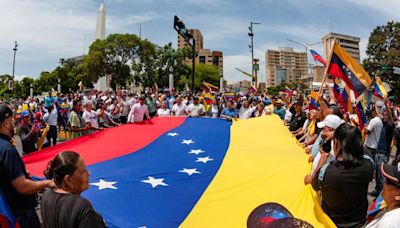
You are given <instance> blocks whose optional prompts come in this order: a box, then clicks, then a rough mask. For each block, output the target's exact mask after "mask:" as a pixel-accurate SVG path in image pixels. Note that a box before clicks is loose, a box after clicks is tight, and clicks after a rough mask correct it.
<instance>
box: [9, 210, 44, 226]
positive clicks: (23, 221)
mask: <svg viewBox="0 0 400 228" xmlns="http://www.w3.org/2000/svg"><path fill="white" fill-rule="evenodd" d="M14 214H15V217H16V219H17V221H18V223H19V225H20V226H21V228H40V222H39V217H38V216H37V214H36V211H35V208H31V209H27V210H23V211H17V212H14Z"/></svg>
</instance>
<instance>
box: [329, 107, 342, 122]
mask: <svg viewBox="0 0 400 228" xmlns="http://www.w3.org/2000/svg"><path fill="white" fill-rule="evenodd" d="M329 109H330V110H332V114H334V115H337V116H339V118H340V119H343V115H342V112H341V111H340V108H339V107H338V106H336V105H330V106H329Z"/></svg>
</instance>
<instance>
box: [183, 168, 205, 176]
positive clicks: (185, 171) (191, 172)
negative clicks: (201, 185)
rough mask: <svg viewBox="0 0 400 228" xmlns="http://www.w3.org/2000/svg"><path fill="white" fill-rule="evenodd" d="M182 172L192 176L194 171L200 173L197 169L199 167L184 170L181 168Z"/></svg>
mask: <svg viewBox="0 0 400 228" xmlns="http://www.w3.org/2000/svg"><path fill="white" fill-rule="evenodd" d="M179 172H180V173H187V175H189V176H192V174H194V173H200V172H199V171H197V169H196V168H195V169H186V168H183V169H182V170H179Z"/></svg>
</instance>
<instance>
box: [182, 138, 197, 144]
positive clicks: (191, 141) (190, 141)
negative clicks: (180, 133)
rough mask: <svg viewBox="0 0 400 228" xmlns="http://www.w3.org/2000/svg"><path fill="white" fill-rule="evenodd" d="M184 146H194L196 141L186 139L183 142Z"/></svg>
mask: <svg viewBox="0 0 400 228" xmlns="http://www.w3.org/2000/svg"><path fill="white" fill-rule="evenodd" d="M181 143H182V144H186V145H189V144H192V143H194V141H193V140H191V139H187V140H186V139H184V140H183V141H182V142H181Z"/></svg>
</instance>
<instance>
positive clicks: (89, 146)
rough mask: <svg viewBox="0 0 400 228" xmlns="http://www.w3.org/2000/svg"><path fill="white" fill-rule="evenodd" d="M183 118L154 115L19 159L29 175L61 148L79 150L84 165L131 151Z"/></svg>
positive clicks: (43, 166) (41, 168)
mask: <svg viewBox="0 0 400 228" xmlns="http://www.w3.org/2000/svg"><path fill="white" fill-rule="evenodd" d="M184 121H185V118H184V117H169V118H166V117H163V118H153V119H151V122H152V123H147V124H146V123H142V124H136V123H135V124H124V125H122V126H120V127H115V128H109V129H103V130H100V131H98V132H95V133H93V134H90V135H85V136H82V137H80V138H77V139H74V140H71V141H68V142H65V143H62V144H58V145H56V146H53V147H50V148H46V149H44V150H41V151H38V152H34V153H32V154H28V155H26V156H24V157H23V158H22V160H23V161H24V163H25V166H26V169H27V170H28V172H30V174H31V175H35V176H43V171H44V170H45V169H46V167H47V163H48V162H49V161H50V160H51V159H53V158H54V156H55V155H56V154H58V153H59V152H62V151H66V150H69V151H75V152H78V153H79V154H80V155H81V156H82V158H83V160H84V161H85V163H86V165H92V164H95V163H98V162H102V161H106V160H110V159H113V158H116V157H120V156H122V155H126V154H130V153H133V152H135V151H137V150H139V149H141V148H143V147H145V146H147V145H148V144H150V143H151V142H153V141H154V140H155V139H157V138H158V137H160V136H161V135H162V134H164V133H166V132H167V131H169V130H171V129H174V128H176V127H178V126H180V125H182V124H183V122H184Z"/></svg>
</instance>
